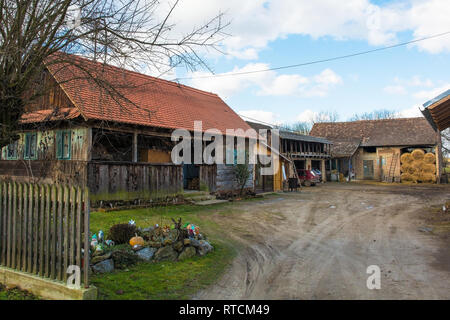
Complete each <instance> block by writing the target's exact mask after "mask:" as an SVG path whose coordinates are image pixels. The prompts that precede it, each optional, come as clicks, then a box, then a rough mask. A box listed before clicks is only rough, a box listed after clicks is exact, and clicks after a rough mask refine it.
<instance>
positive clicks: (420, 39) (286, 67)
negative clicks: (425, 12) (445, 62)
mask: <svg viewBox="0 0 450 320" xmlns="http://www.w3.org/2000/svg"><path fill="white" fill-rule="evenodd" d="M448 34H450V31H447V32H443V33H439V34H435V35H431V36H428V37H424V38H419V39H415V40H411V41H406V42H402V43H397V44H394V45H390V46H386V47H381V48H376V49H372V50H366V51H360V52H355V53H351V54H346V55H343V56H337V57H332V58H326V59H321V60H314V61H309V62H304V63H298V64H293V65H287V66H281V67H275V68H268V69H262V70H254V71H243V72H234V73H221V74H212V75H208V76H198V77H185V78H176V79H174V80H172V81H180V80H195V79H211V78H223V77H231V76H242V75H248V74H254V73H261V72H268V71H277V70H283V69H291V68H298V67H303V66H308V65H312V64H318V63H324V62H329V61H335V60H341V59H346V58H351V57H356V56H361V55H365V54H369V53H374V52H378V51H384V50H388V49H393V48H397V47H402V46H406V45H409V44H412V43H417V42H421V41H425V40H430V39H435V38H438V37H443V36H446V35H448Z"/></svg>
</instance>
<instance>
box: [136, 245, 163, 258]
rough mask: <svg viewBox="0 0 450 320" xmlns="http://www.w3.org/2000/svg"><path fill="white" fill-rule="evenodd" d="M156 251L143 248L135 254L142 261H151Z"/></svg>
mask: <svg viewBox="0 0 450 320" xmlns="http://www.w3.org/2000/svg"><path fill="white" fill-rule="evenodd" d="M157 250H158V249H156V248H144V249H142V250H139V251H138V252H136V254H137V255H138V257H139V258H141V259H142V260H145V261H150V260H152V258H153V256H154V255H155V252H156V251H157Z"/></svg>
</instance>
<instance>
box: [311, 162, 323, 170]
mask: <svg viewBox="0 0 450 320" xmlns="http://www.w3.org/2000/svg"><path fill="white" fill-rule="evenodd" d="M320 162H321V161H320V160H312V161H311V169H317V170H319V171H322V168H321V163H320Z"/></svg>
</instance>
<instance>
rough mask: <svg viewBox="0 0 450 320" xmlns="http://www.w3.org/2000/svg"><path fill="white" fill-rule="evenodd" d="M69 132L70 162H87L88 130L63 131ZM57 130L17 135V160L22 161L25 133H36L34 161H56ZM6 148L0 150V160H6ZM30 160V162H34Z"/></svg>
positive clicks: (73, 129)
mask: <svg viewBox="0 0 450 320" xmlns="http://www.w3.org/2000/svg"><path fill="white" fill-rule="evenodd" d="M64 130H70V132H71V136H70V137H71V144H70V145H71V150H70V154H71V160H75V161H87V160H88V156H89V155H88V145H89V144H88V137H89V134H88V130H89V129H88V128H84V127H81V128H70V129H64ZM57 131H58V130H45V131H27V132H21V133H19V136H20V138H19V140H18V158H17V160H23V153H24V148H25V135H26V133H34V132H37V159H36V160H57V159H56V146H55V136H56V132H57ZM6 151H7V147H6V146H5V147H3V148H2V149H1V160H6V158H7V157H6ZM36 160H30V161H36Z"/></svg>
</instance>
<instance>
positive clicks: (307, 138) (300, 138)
mask: <svg viewBox="0 0 450 320" xmlns="http://www.w3.org/2000/svg"><path fill="white" fill-rule="evenodd" d="M280 137H281V138H282V139H289V140H297V141H306V142H317V143H324V144H331V142H330V141H328V140H327V139H324V138H319V137H313V136H307V135H304V134H300V133H294V132H289V131H282V130H280Z"/></svg>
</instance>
